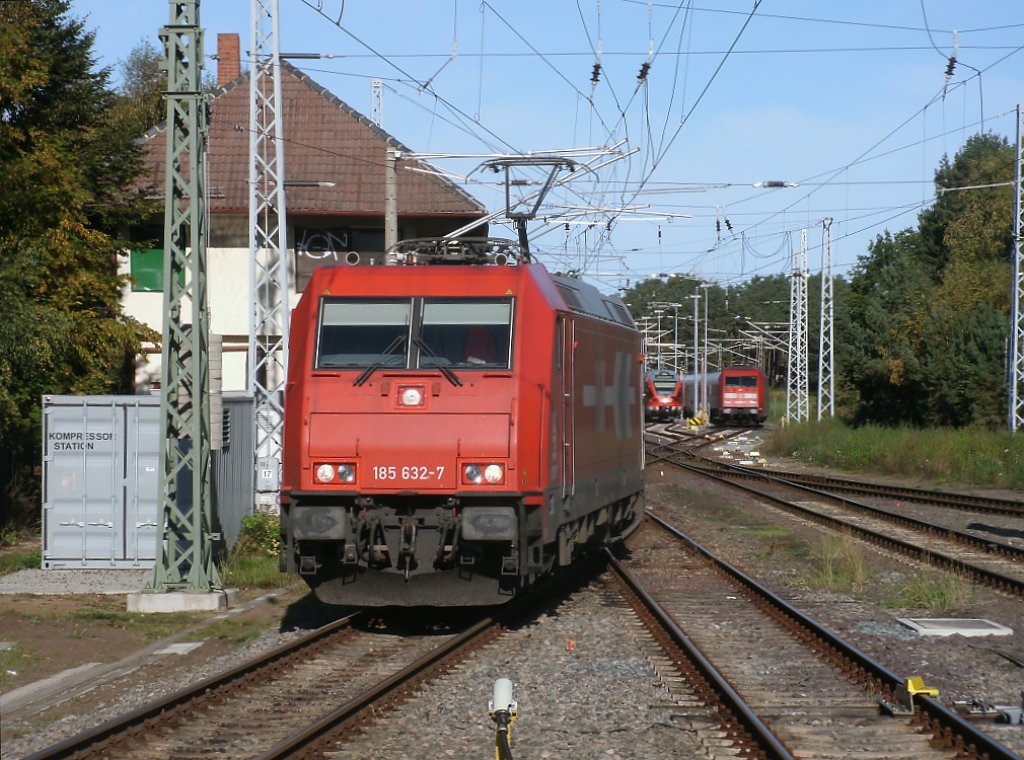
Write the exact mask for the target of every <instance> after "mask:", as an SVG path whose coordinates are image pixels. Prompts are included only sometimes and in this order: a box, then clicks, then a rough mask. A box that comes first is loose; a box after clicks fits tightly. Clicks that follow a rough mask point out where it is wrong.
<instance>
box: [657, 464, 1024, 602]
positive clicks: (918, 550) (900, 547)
mask: <svg viewBox="0 0 1024 760" xmlns="http://www.w3.org/2000/svg"><path fill="white" fill-rule="evenodd" d="M666 461H669V462H670V463H671V464H674V465H675V466H676V467H679V468H681V469H684V470H688V471H690V472H692V473H694V474H697V475H701V476H703V477H706V478H711V479H713V480H718V481H720V482H722V483H725V484H726V485H728V486H730V487H732V488H738V489H740V490H741V491H745V492H747V493H749V494H751V495H753V496H756V497H757V498H759V499H764V500H765V501H770V502H773V503H775V504H777V505H779V506H780V507H782V508H783V509H787V510H789V511H791V512H796V513H798V514H800V515H801V516H803V517H807V518H810V519H812V520H815V521H817V522H820V523H822V524H825V525H828V526H830V527H832V528H837V529H842V530H847V531H850V532H851V533H853V534H854V535H857V536H859V537H860V538H863V539H865V540H868V541H871V542H873V543H876V544H879V545H881V546H885V547H887V548H890V549H893V550H896V551H900V552H902V553H903V554H906V555H908V556H911V557H914V558H916V559H918V560H920V561H925V562H928V563H929V564H933V565H936V566H938V567H943V568H946V569H948V570H952V571H953V572H956V573H960V574H962V575H965V576H967V577H970V578H973V579H974V580H977V581H979V582H980V583H984V584H986V585H988V586H991V587H992V588H995V589H998V590H1000V591H1005V592H1007V593H1012V594H1016V595H1017V596H1024V580H1021V579H1019V578H1011V577H1010V576H1008V575H1003V574H1002V573H997V572H994V571H992V570H986V569H984V568H981V567H977V566H975V565H971V564H969V563H967V562H963V561H962V560H959V559H956V558H954V557H950V556H948V555H946V554H940V553H939V552H934V551H932V550H930V549H926V548H924V547H922V546H917V545H916V544H911V543H907V542H906V541H901V540H900V539H898V538H893V537H892V536H886V535H883V534H881V533H876V532H875V531H872V530H869V529H867V528H863V527H861V526H859V525H854V524H853V523H848V522H845V521H843V520H839V519H837V518H835V517H831V516H829V515H823V514H821V513H819V512H815V511H814V510H812V509H808V508H806V507H802V506H800V505H799V504H794V503H793V502H790V501H787V500H786V499H783V498H781V497H779V496H775V495H773V494H770V493H765V492H764V491H759V490H757V489H756V488H751V487H750V486H746V485H743V484H742V483H735V482H733V481H732V480H730V479H729V476H728V475H727V474H725V473H720V472H711V471H709V470H708V469H707V468H702V467H698V466H696V465H693V464H687V463H684V462H677V461H673V460H671V459H667V460H666ZM789 487H791V488H798V486H789ZM807 490H811V489H807ZM820 495H821V496H823V497H828V498H832V499H836V500H841V499H842V498H843V497H839V496H831V495H829V494H824V493H822V494H820ZM872 509H873V508H872ZM902 519H909V518H902ZM924 525H925V526H926V527H927V528H928V529H929V530H930V532H932V533H936V532H938V531H936V530H935V527H934V526H931V525H928V524H927V523H925V524H924ZM943 530H947V529H943ZM965 535H966V534H965ZM971 539H972V540H973V541H978V539H976V538H975V537H974V536H971ZM1004 546H1005V545H1000V549H1002V548H1003V547H1004ZM985 547H986V551H991V549H990V548H989V547H990V544H985ZM1010 548H1011V549H1014V548H1015V547H1010ZM1010 553H1011V554H1012V553H1013V552H1012V551H1011V552H1010Z"/></svg>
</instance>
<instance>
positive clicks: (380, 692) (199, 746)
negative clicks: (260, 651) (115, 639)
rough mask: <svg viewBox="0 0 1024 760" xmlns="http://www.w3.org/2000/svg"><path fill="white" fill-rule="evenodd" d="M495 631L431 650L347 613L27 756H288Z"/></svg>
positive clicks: (486, 626) (486, 625)
mask: <svg viewBox="0 0 1024 760" xmlns="http://www.w3.org/2000/svg"><path fill="white" fill-rule="evenodd" d="M359 626H363V628H362V629H361V628H360V627H359ZM496 631H497V622H496V620H494V619H493V618H485V619H484V620H481V621H479V622H478V623H476V624H475V625H472V626H470V627H469V628H468V629H467V630H465V631H463V632H462V633H460V634H458V635H455V636H444V637H442V638H443V643H442V644H440V645H438V644H437V639H438V636H436V635H409V636H395V635H393V634H388V633H385V632H378V631H375V630H373V626H371V625H369V624H368V613H357V614H355V615H350V616H348V617H345V618H343V619H341V620H339V621H337V622H335V623H332V624H330V625H328V626H325V627H323V628H321V629H318V630H317V631H314V632H313V633H312V634H310V635H308V636H305V637H303V638H302V639H299V640H296V641H294V642H291V643H289V644H287V645H285V646H282V647H280V648H278V649H276V650H274V651H273V652H270V653H268V654H266V655H264V656H262V657H260V658H257V659H255V660H253V661H251V662H248V663H245V664H244V665H242V666H240V667H237V668H234V669H232V670H229V671H227V672H225V673H221V674H219V675H217V676H215V677H213V678H210V679H207V680H205V681H202V682H200V683H197V684H194V685H191V686H189V687H186V688H184V689H182V690H180V691H178V692H175V693H173V694H171V695H169V696H167V697H165V698H163V699H159V700H156V701H154V702H152V703H150V704H148V705H146V706H144V707H142V708H139V709H137V710H134V711H132V712H131V713H128V714H126V715H123V716H121V717H119V718H116V719H114V720H111V721H108V722H107V723H104V724H102V725H100V726H98V727H97V728H95V729H93V730H91V731H87V732H84V733H82V734H79V735H77V736H74V737H71V738H69V739H67V740H66V741H63V742H60V743H58V744H55V745H53V746H51V747H48V748H46V749H44V750H41V751H40V752H37V753H35V754H32V755H30V756H29V758H30V760H50V759H56V758H71V757H74V758H90V757H107V758H109V757H117V758H124V759H125V760H128V759H130V758H145V759H147V760H148V759H152V760H157V759H158V758H159V759H164V758H168V757H174V758H178V759H179V760H186V759H187V758H206V757H210V755H211V752H212V753H214V754H215V755H216V756H217V757H221V758H253V757H261V758H267V759H269V758H278V757H282V758H283V757H298V756H301V755H300V750H301V749H303V748H305V747H308V746H314V745H315V743H316V741H317V740H319V739H321V738H323V737H327V736H328V735H329V732H330V731H331V730H334V729H336V728H338V727H339V726H342V725H344V724H345V722H346V721H349V720H351V719H353V718H354V717H356V716H358V715H359V714H360V712H361V711H363V710H365V709H366V708H367V706H369V705H371V704H373V703H375V702H379V701H382V700H384V699H385V698H387V697H390V698H394V695H395V694H396V692H397V691H398V690H399V688H400V687H406V688H409V687H411V685H412V684H413V683H414V682H415V679H417V678H422V677H423V676H424V674H427V673H430V672H432V671H433V670H434V669H436V668H437V667H441V666H443V664H444V663H445V662H446V658H449V657H454V656H456V655H454V654H453V653H455V652H458V653H459V654H458V656H464V655H465V653H466V652H468V651H470V648H471V647H472V646H481V645H483V644H484V643H486V641H487V640H488V637H489V636H493V635H494V634H495V632H496ZM409 662H412V664H411V665H406V666H405V667H401V666H402V665H405V664H406V663H409ZM333 705H340V706H338V707H331V706H333Z"/></svg>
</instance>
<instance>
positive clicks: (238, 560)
mask: <svg viewBox="0 0 1024 760" xmlns="http://www.w3.org/2000/svg"><path fill="white" fill-rule="evenodd" d="M221 580H222V581H223V582H224V585H225V586H228V587H230V588H281V587H286V586H290V585H292V584H293V583H295V578H293V577H292V576H290V575H288V574H287V573H282V572H281V570H280V566H279V563H278V559H277V557H276V556H275V557H267V556H265V555H247V554H244V553H233V554H232V555H231V557H230V559H228V561H227V562H226V563H225V564H224V567H222V568H221Z"/></svg>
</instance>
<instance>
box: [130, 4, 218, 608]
mask: <svg viewBox="0 0 1024 760" xmlns="http://www.w3.org/2000/svg"><path fill="white" fill-rule="evenodd" d="M169 6H170V19H169V22H168V24H167V26H165V27H163V29H161V30H160V37H161V39H162V40H163V43H164V63H163V68H164V69H165V70H166V71H167V153H166V164H165V167H164V168H165V184H164V299H163V307H164V334H163V349H162V356H161V369H160V372H161V383H160V416H161V419H162V430H161V435H160V459H161V461H162V463H163V466H162V469H161V473H160V502H161V517H160V523H159V524H158V526H157V531H158V533H157V550H156V562H155V564H154V566H153V575H152V578H151V580H150V582H149V584H148V588H149V589H151V590H156V591H211V590H213V589H215V588H220V586H221V581H220V576H219V574H218V572H217V566H216V564H215V563H214V558H213V542H214V541H216V540H219V538H220V536H219V535H217V534H214V533H213V532H212V528H211V526H212V515H211V512H212V499H211V480H210V468H211V455H210V394H209V375H210V365H209V333H210V325H209V314H208V312H207V304H206V189H205V188H206V182H205V180H206V177H205V174H206V137H207V104H206V101H205V100H204V98H203V85H202V81H203V79H202V73H203V30H202V27H201V26H200V24H199V0H169Z"/></svg>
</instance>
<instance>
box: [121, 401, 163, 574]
mask: <svg viewBox="0 0 1024 760" xmlns="http://www.w3.org/2000/svg"><path fill="white" fill-rule="evenodd" d="M160 422H161V418H160V407H159V406H154V405H147V406H141V405H136V406H128V407H126V408H125V441H126V443H125V451H126V457H125V465H126V466H125V493H124V548H123V556H124V560H125V563H126V564H128V565H131V566H134V567H152V566H153V563H154V562H155V561H156V535H157V530H156V526H157V516H158V514H159V507H160V504H159V501H160V500H159V498H158V497H159V490H160V466H161V462H160Z"/></svg>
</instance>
